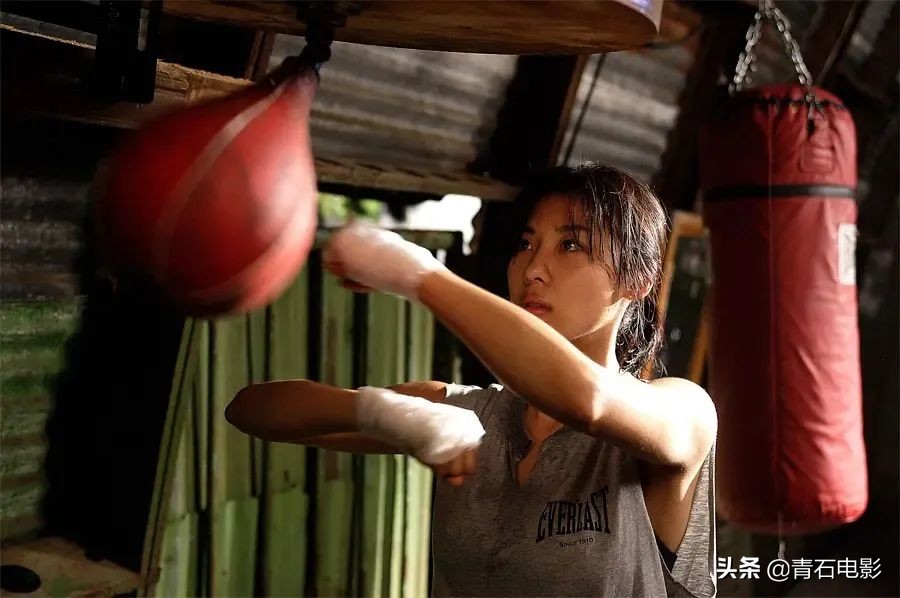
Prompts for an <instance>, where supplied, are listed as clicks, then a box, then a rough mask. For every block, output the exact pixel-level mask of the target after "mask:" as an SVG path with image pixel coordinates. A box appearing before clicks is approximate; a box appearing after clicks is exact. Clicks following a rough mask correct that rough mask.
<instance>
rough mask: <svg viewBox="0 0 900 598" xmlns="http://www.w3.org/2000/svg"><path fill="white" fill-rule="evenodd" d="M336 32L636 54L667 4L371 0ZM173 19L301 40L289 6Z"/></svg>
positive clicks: (425, 44)
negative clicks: (626, 51) (245, 29)
mask: <svg viewBox="0 0 900 598" xmlns="http://www.w3.org/2000/svg"><path fill="white" fill-rule="evenodd" d="M338 4H356V5H358V6H359V7H361V12H360V13H359V14H357V15H355V16H351V17H349V18H348V19H347V22H346V25H345V26H344V27H341V28H339V29H337V30H336V31H335V39H337V40H339V41H344V42H353V43H358V44H372V45H376V46H394V47H398V48H417V49H421V50H444V51H451V52H476V53H485V54H593V53H596V52H611V51H615V50H623V49H628V48H635V47H637V46H640V45H642V44H645V43H647V42H649V41H652V40H653V39H654V38H655V37H656V35H657V33H658V32H659V23H660V16H661V14H662V5H663V1H662V0H551V1H534V0H403V1H397V0H366V1H361V2H354V3H347V2H344V3H338ZM163 10H164V11H165V12H167V13H169V14H173V15H178V16H181V17H187V18H191V19H199V20H206V21H214V22H219V23H228V24H231V25H238V26H243V27H249V28H252V29H262V30H268V31H274V32H278V33H288V34H292V35H300V34H303V33H304V32H305V24H304V23H303V22H302V21H300V20H299V19H298V18H297V5H296V3H295V2H287V1H285V0H252V1H246V2H233V1H227V0H225V1H222V0H165V2H164V4H163Z"/></svg>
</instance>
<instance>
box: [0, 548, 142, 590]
mask: <svg viewBox="0 0 900 598" xmlns="http://www.w3.org/2000/svg"><path fill="white" fill-rule="evenodd" d="M0 564H3V565H19V566H22V567H26V568H27V569H29V570H31V571H33V572H34V573H36V574H37V575H38V576H39V577H40V579H41V585H40V587H39V588H38V589H37V590H36V591H34V592H30V593H13V592H6V591H3V590H0V596H95V597H102V596H115V595H116V594H124V593H126V592H132V591H134V590H137V589H138V588H139V587H140V585H141V579H140V575H138V574H137V573H135V572H134V571H130V570H128V569H125V568H124V567H120V566H119V565H116V564H115V563H111V562H110V561H93V560H91V559H89V558H87V557H86V556H84V551H83V550H82V549H81V548H80V547H78V546H77V545H76V544H73V543H72V542H69V541H67V540H63V539H62V538H41V539H38V540H33V541H30V542H27V543H25V544H21V545H12V546H7V547H4V548H2V549H0Z"/></svg>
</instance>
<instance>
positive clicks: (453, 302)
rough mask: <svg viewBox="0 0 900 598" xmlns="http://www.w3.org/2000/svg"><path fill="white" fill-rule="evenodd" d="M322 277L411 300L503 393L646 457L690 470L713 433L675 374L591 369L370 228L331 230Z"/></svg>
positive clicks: (705, 411)
mask: <svg viewBox="0 0 900 598" xmlns="http://www.w3.org/2000/svg"><path fill="white" fill-rule="evenodd" d="M325 265H326V267H327V268H328V269H329V271H331V272H332V273H334V274H336V275H338V276H341V277H343V278H348V279H351V280H353V281H356V282H358V283H361V284H363V285H366V286H368V287H372V288H375V289H378V290H382V291H388V292H393V293H396V294H400V295H403V296H406V297H410V298H414V299H418V300H419V301H421V302H422V303H423V304H424V305H425V306H426V307H427V308H428V309H430V310H431V311H432V313H434V315H435V316H436V317H437V318H439V319H440V320H441V321H442V322H443V323H444V324H445V325H446V326H447V327H448V328H449V329H450V330H452V331H453V333H454V334H455V335H456V336H457V337H458V338H459V339H461V340H462V341H463V342H464V343H465V344H466V345H467V346H468V347H469V348H470V349H471V350H472V352H473V353H475V355H477V356H478V358H479V359H480V360H481V361H482V363H484V365H485V366H486V367H487V368H488V369H489V370H490V371H491V372H492V373H493V374H494V375H495V376H496V377H497V379H498V380H499V381H500V382H501V383H502V384H504V385H505V386H507V387H509V389H510V390H512V392H514V393H515V394H517V395H518V396H520V397H521V398H522V399H524V400H526V401H528V402H529V403H531V404H532V405H534V406H535V407H536V408H538V409H539V410H540V411H542V412H544V413H546V414H548V415H550V416H551V417H553V418H555V419H557V420H559V421H561V422H563V423H564V424H567V425H570V426H572V427H573V428H575V429H578V430H581V431H583V432H586V433H588V434H591V435H594V436H597V437H602V438H606V439H609V440H610V441H612V442H615V443H616V444H619V445H620V446H622V447H623V448H624V449H625V450H628V451H629V452H631V453H632V454H634V455H636V456H638V457H640V458H642V459H645V460H647V461H650V462H652V463H656V464H660V465H666V466H673V467H677V468H685V469H689V468H693V467H695V466H696V465H697V464H698V463H700V462H702V460H703V458H704V457H705V456H706V453H707V452H708V451H709V448H710V446H711V445H712V442H713V439H714V438H715V433H716V428H717V423H716V413H715V409H714V407H713V405H712V402H711V400H710V399H709V397H708V395H707V394H706V392H705V391H704V390H703V389H702V388H700V387H699V386H697V385H695V384H693V383H691V382H688V381H686V380H679V379H672V378H667V379H662V380H657V381H654V382H653V383H650V384H647V383H644V382H642V381H640V380H637V379H635V378H633V377H631V376H628V375H621V374H619V373H618V372H615V371H612V370H610V369H608V368H605V367H603V366H600V365H599V364H597V363H595V362H593V361H591V360H590V359H589V358H588V357H587V356H586V355H584V354H583V353H582V352H581V351H579V350H578V349H577V348H576V347H574V346H573V345H572V344H571V343H570V342H569V341H568V340H567V339H566V338H565V337H563V336H562V335H561V334H559V333H558V332H557V331H556V330H554V329H553V328H552V327H551V326H550V325H548V324H547V323H545V322H543V321H542V320H541V319H540V318H537V317H536V316H534V315H532V314H530V313H528V312H527V311H525V310H523V309H522V308H520V307H518V306H516V305H514V304H512V303H510V302H509V301H506V300H504V299H502V298H500V297H497V296H496V295H493V294H492V293H489V292H488V291H485V290H484V289H481V288H479V287H477V286H475V285H473V284H471V283H469V282H467V281H465V280H463V279H462V278H460V277H459V276H456V275H455V274H453V273H451V272H450V271H449V270H447V269H446V268H444V267H443V266H441V265H440V264H439V263H438V262H437V261H436V260H435V259H434V258H433V257H432V256H431V254H430V253H428V252H427V251H426V250H425V249H423V248H421V247H418V246H416V245H413V244H412V243H408V242H406V241H404V240H402V239H401V238H400V237H399V236H398V235H396V234H394V233H391V232H388V231H384V230H381V229H378V228H376V227H373V226H371V225H365V224H361V223H360V224H356V225H352V226H351V227H347V228H345V229H344V230H342V231H341V232H339V233H337V234H336V235H335V237H334V238H333V239H332V240H331V242H330V243H329V245H328V247H327V248H326V254H325Z"/></svg>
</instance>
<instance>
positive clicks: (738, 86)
mask: <svg viewBox="0 0 900 598" xmlns="http://www.w3.org/2000/svg"><path fill="white" fill-rule="evenodd" d="M767 21H773V22H774V23H775V27H776V29H777V30H778V33H779V34H780V36H781V41H782V43H783V45H784V50H785V52H786V53H787V55H788V56H789V57H790V59H791V62H792V63H793V65H794V71H796V73H797V79H798V81H800V85H802V86H803V88H804V90H805V91H806V98H805V99H806V101H807V102H808V103H809V104H810V105H811V106H813V107H815V108H816V109H821V106H820V105H819V103H818V101H817V100H816V94H815V91H814V90H813V88H812V75H810V73H809V69H807V68H806V63H805V62H804V61H803V55H802V54H801V53H800V45H799V44H798V43H797V40H796V39H795V38H794V36H793V35H791V23H790V21H788V19H787V17H786V16H784V13H783V12H781V10H780V9H779V8H778V7H776V6H775V3H774V1H773V0H760V3H759V9H758V10H757V11H756V14H755V15H754V17H753V25H751V26H750V28H749V29H748V30H747V36H746V39H747V42H746V44H745V45H744V50H743V51H742V52H741V55H740V57H739V58H738V63H737V66H736V67H735V70H734V78H733V79H732V81H731V84H730V85H729V86H728V93H729V94H731V95H734V94H735V93H737V92H739V91H741V90H742V89H744V86H745V85H746V84H748V83H750V82H751V77H752V73H753V72H755V71H756V69H757V61H756V53H755V52H754V50H755V48H756V45H757V44H758V43H759V41H760V40H761V39H762V33H763V26H764V24H765V23H766V22H767ZM810 117H812V113H810Z"/></svg>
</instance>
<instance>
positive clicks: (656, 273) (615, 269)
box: [510, 163, 668, 376]
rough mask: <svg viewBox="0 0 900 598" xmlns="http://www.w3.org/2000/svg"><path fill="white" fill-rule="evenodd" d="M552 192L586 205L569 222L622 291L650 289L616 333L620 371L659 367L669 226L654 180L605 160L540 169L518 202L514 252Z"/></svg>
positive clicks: (636, 372) (631, 306)
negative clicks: (661, 291)
mask: <svg viewBox="0 0 900 598" xmlns="http://www.w3.org/2000/svg"><path fill="white" fill-rule="evenodd" d="M549 195H565V196H568V197H569V198H571V199H572V200H573V201H574V202H578V204H580V205H581V207H583V214H584V215H583V216H582V212H581V211H580V210H575V209H572V210H570V213H571V215H572V222H571V223H570V224H572V225H573V226H574V225H576V224H580V225H582V226H586V227H587V229H588V231H589V232H588V245H587V246H588V247H590V248H591V249H590V252H591V259H592V260H600V261H601V262H602V263H603V264H604V266H605V267H606V268H607V271H608V272H609V275H610V278H611V279H612V280H613V283H614V285H615V288H616V290H618V291H622V292H624V293H625V294H626V295H633V296H640V294H641V293H642V291H643V289H645V288H647V286H648V285H649V286H650V292H649V293H648V294H647V295H646V296H644V297H643V298H642V299H639V300H633V301H631V303H630V304H629V305H628V308H627V310H626V311H625V316H624V317H623V319H622V322H621V324H620V326H619V331H618V334H617V335H616V358H617V359H618V362H619V367H620V369H621V370H622V371H625V372H629V373H631V374H634V375H636V376H640V375H641V373H642V372H643V371H644V369H645V368H646V367H647V366H648V365H649V366H651V368H652V369H653V370H660V369H661V367H660V364H659V361H658V354H659V351H660V349H661V348H662V343H663V330H662V321H661V318H660V315H659V312H658V296H659V287H660V282H661V279H662V270H663V255H664V252H665V245H666V240H667V237H668V224H667V219H666V212H665V210H664V209H663V207H662V204H661V203H660V201H659V199H658V198H657V197H656V194H655V193H654V192H653V190H652V189H650V187H649V186H648V185H646V184H644V183H642V182H640V181H638V180H636V179H635V178H634V177H632V176H631V175H629V174H627V173H625V172H623V171H621V170H619V169H618V168H614V167H612V166H608V165H605V164H597V163H587V164H582V165H579V166H556V167H553V168H550V169H548V170H545V171H543V172H540V173H538V174H536V175H534V176H532V177H531V178H530V179H529V180H528V181H527V182H526V183H525V185H524V186H523V187H522V190H521V191H520V193H519V195H518V197H517V198H516V200H515V202H514V213H513V222H512V223H511V224H513V228H514V229H515V234H516V239H515V241H514V243H515V245H513V246H512V247H510V255H512V256H514V255H515V251H516V247H517V245H518V235H520V234H521V232H522V230H523V229H524V228H525V225H526V224H527V222H528V219H529V218H530V217H531V214H532V212H533V211H534V208H535V206H536V205H537V203H538V202H539V201H540V200H541V199H543V198H545V197H547V196H549ZM573 207H574V206H573ZM582 218H583V219H584V220H582ZM579 220H581V221H580V222H579ZM511 232H512V231H511ZM596 235H599V239H596ZM510 240H512V239H510ZM596 241H599V242H596ZM598 249H599V254H597V253H598V251H597V250H598Z"/></svg>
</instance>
